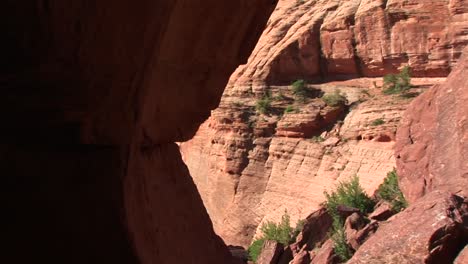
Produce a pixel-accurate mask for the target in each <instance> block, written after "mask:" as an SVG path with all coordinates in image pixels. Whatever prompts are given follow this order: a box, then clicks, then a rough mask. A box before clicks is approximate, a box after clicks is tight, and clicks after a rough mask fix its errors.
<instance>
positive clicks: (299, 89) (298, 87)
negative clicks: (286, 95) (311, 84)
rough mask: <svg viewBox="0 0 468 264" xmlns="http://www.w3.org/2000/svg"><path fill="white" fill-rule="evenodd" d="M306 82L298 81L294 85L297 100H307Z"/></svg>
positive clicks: (293, 89)
mask: <svg viewBox="0 0 468 264" xmlns="http://www.w3.org/2000/svg"><path fill="white" fill-rule="evenodd" d="M306 84H307V83H306V82H305V81H304V80H297V81H295V82H293V83H292V91H293V94H294V96H295V97H296V99H297V100H299V101H302V102H304V101H305V100H306V99H307V93H308V90H307V87H306Z"/></svg>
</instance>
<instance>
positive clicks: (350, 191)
mask: <svg viewBox="0 0 468 264" xmlns="http://www.w3.org/2000/svg"><path fill="white" fill-rule="evenodd" d="M324 194H325V198H326V202H325V207H326V208H327V210H328V212H329V213H330V214H331V215H337V214H338V210H337V207H338V205H345V206H349V207H354V208H357V209H359V210H360V211H361V212H362V213H363V214H367V213H370V212H371V211H372V210H373V209H374V206H375V201H373V200H372V199H371V198H370V197H369V196H368V195H367V194H366V192H364V190H363V189H362V187H361V185H360V184H359V177H358V176H356V175H355V176H353V177H352V178H351V179H350V181H347V182H340V183H339V184H338V186H337V187H336V190H335V191H332V192H331V193H328V192H326V191H325V193H324Z"/></svg>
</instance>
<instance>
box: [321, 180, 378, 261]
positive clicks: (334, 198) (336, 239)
mask: <svg viewBox="0 0 468 264" xmlns="http://www.w3.org/2000/svg"><path fill="white" fill-rule="evenodd" d="M324 194H325V198H326V201H325V204H324V205H325V208H327V211H328V213H329V214H330V216H331V217H332V220H333V224H332V229H331V235H330V237H331V239H332V240H333V243H334V250H335V254H336V255H337V256H338V257H339V258H340V259H341V260H342V261H347V260H348V259H350V258H351V257H352V255H353V251H352V249H351V247H350V246H349V245H348V244H347V242H346V234H345V230H344V220H345V219H343V217H342V216H340V214H339V212H338V206H340V205H344V206H348V207H353V208H357V209H359V211H360V212H361V213H362V214H368V213H370V212H371V211H372V210H373V209H374V206H375V201H374V200H373V199H371V198H370V197H369V196H368V195H367V194H366V193H365V192H364V190H363V189H362V187H361V185H360V184H359V178H358V177H357V176H354V177H352V178H351V179H350V180H349V181H345V182H340V183H339V184H338V186H337V187H336V189H335V190H334V191H332V192H330V193H328V192H325V193H324Z"/></svg>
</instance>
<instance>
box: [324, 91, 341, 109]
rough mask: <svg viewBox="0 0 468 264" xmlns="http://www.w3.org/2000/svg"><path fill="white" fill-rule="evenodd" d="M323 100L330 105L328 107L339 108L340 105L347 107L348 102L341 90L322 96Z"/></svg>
mask: <svg viewBox="0 0 468 264" xmlns="http://www.w3.org/2000/svg"><path fill="white" fill-rule="evenodd" d="M322 100H323V101H324V102H325V103H326V104H327V105H328V106H332V107H335V106H339V105H345V104H346V102H347V99H346V97H345V96H344V95H343V94H341V92H340V91H339V90H336V91H335V92H333V93H329V94H325V95H324V96H322Z"/></svg>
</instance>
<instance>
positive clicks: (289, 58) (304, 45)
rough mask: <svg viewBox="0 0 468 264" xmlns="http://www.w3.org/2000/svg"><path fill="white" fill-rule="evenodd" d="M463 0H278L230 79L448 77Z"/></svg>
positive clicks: (462, 39)
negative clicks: (408, 73)
mask: <svg viewBox="0 0 468 264" xmlns="http://www.w3.org/2000/svg"><path fill="white" fill-rule="evenodd" d="M467 13H468V1H466V0H450V1H448V0H435V1H419V0H356V1H346V0H317V1H310V0H307V1H298V0H282V1H280V2H279V4H278V7H277V9H276V10H275V12H274V13H273V15H272V17H271V19H270V21H269V23H268V26H267V28H266V30H265V32H264V33H263V36H262V38H261V39H260V42H259V45H257V47H256V48H255V50H254V52H253V54H252V56H251V57H250V58H249V62H248V63H247V64H246V65H245V66H241V67H239V69H238V70H237V71H236V72H235V74H233V76H232V77H231V83H232V85H242V84H244V85H245V84H249V83H253V84H254V85H255V84H264V83H267V84H270V85H273V84H279V83H288V84H289V83H290V82H291V81H294V80H297V79H307V80H317V79H327V78H331V79H336V78H338V77H344V78H349V77H358V76H382V75H383V74H387V73H390V72H395V71H396V70H397V69H398V68H399V67H400V66H401V65H402V64H408V65H410V66H411V68H412V69H413V75H414V76H421V77H429V76H432V77H434V76H439V77H440V76H447V74H448V73H449V72H450V70H451V69H452V67H453V66H454V65H455V63H456V61H457V59H458V58H459V56H460V55H461V51H462V49H463V47H464V46H465V45H466V44H467V43H468V38H467V34H466V31H467V27H468V22H467V19H466V14H467Z"/></svg>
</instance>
